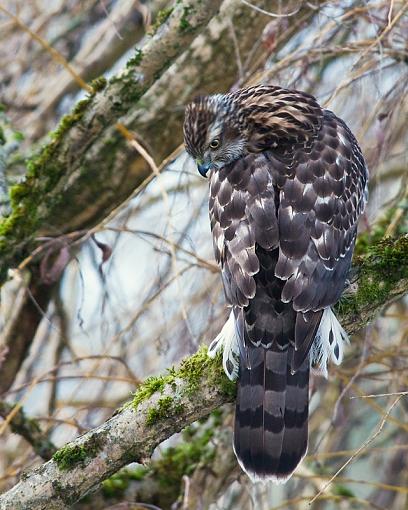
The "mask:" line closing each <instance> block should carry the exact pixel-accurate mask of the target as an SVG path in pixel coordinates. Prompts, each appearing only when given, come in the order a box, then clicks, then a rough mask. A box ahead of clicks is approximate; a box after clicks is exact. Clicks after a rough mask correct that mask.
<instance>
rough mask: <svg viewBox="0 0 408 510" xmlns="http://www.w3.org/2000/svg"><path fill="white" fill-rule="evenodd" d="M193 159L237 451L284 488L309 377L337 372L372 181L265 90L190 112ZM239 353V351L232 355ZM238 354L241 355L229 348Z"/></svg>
mask: <svg viewBox="0 0 408 510" xmlns="http://www.w3.org/2000/svg"><path fill="white" fill-rule="evenodd" d="M184 138H185V145H186V149H187V151H188V152H189V154H190V155H192V156H193V157H194V158H195V159H196V161H197V164H198V168H199V171H200V173H201V174H203V175H205V174H207V173H209V176H210V183H209V184H210V199H209V209H210V221H211V230H212V234H213V241H214V252H215V258H216V260H217V262H218V264H219V265H220V266H221V270H222V280H223V284H224V290H225V295H226V299H227V302H228V304H229V306H230V307H231V308H232V320H233V323H234V324H235V326H234V328H233V329H231V327H230V324H231V323H230V321H229V322H228V323H227V324H226V326H225V328H224V329H223V331H222V332H221V334H220V335H219V337H217V339H216V341H215V342H214V343H213V345H212V346H211V347H210V352H212V353H213V352H215V351H216V350H217V349H218V348H219V346H220V344H221V343H222V342H224V343H225V348H226V349H230V351H228V352H227V353H226V355H224V366H225V369H226V372H227V374H228V375H229V376H230V377H232V376H233V375H234V373H235V372H236V371H237V370H238V368H237V367H235V365H236V357H237V353H238V352H239V354H238V357H239V374H238V377H239V381H238V396H237V406H236V422H235V431H234V449H235V452H236V454H237V457H238V460H239V462H240V464H241V466H242V467H243V469H244V470H245V471H246V472H247V473H248V474H249V475H250V476H251V477H252V478H254V479H258V478H262V479H265V478H270V479H272V480H274V481H278V482H279V481H285V480H286V479H287V478H288V477H289V476H290V475H291V473H292V472H293V470H294V469H295V468H296V466H297V464H298V463H299V462H300V460H301V458H302V457H303V456H304V454H305V452H306V448H307V420H308V381H309V366H310V364H312V366H314V367H316V368H318V369H319V370H320V371H321V372H323V373H324V374H326V373H327V369H326V365H327V360H328V359H331V360H332V361H334V362H335V363H339V362H340V361H341V358H342V351H343V344H344V341H345V339H346V336H345V333H344V331H343V330H342V328H341V326H340V325H339V324H338V322H337V320H336V318H335V317H334V315H333V313H332V312H331V310H330V306H331V305H333V304H335V303H336V302H337V301H338V300H339V298H340V296H341V294H342V292H343V289H344V285H345V280H346V277H347V273H348V270H349V267H350V263H351V257H352V253H353V248H354V241H355V237H356V231H357V221H358V218H359V216H360V215H361V213H362V211H363V209H364V205H365V201H366V194H367V169H366V165H365V162H364V159H363V156H362V154H361V151H360V148H359V146H358V144H357V141H356V139H355V138H354V136H353V135H352V133H351V132H350V130H349V129H348V127H347V126H346V125H345V123H344V122H343V121H342V120H340V119H339V118H337V117H336V116H335V115H334V114H333V113H332V112H330V111H328V110H324V109H322V108H321V107H320V106H319V105H318V103H317V102H316V100H315V98H313V97H312V96H310V95H309V94H306V93H304V92H300V91H295V90H287V89H283V88H280V87H274V86H266V85H260V86H257V87H251V88H248V89H242V90H239V91H237V92H233V93H231V94H225V95H214V96H208V97H201V98H198V99H197V100H195V101H194V102H193V103H191V104H190V105H189V106H188V107H187V109H186V118H185V123H184ZM234 342H235V343H236V344H237V345H238V347H237V346H234V345H235V344H234ZM231 345H232V347H231Z"/></svg>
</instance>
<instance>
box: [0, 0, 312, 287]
mask: <svg viewBox="0 0 408 510" xmlns="http://www.w3.org/2000/svg"><path fill="white" fill-rule="evenodd" d="M256 3H257V5H259V6H260V7H268V8H270V9H275V8H276V9H280V3H279V2H278V1H274V2H268V1H267V0H258V1H257V2H256ZM294 7H297V2H294V1H290V2H287V6H286V7H285V8H287V9H288V10H289V11H290V10H293V8H294ZM315 13H316V10H315V8H314V7H313V6H308V5H307V4H305V6H302V8H301V9H300V10H299V13H298V14H297V16H299V18H300V19H302V20H304V21H305V20H306V19H307V17H308V16H309V17H311V16H313V15H314V14H315ZM160 19H161V21H162V24H161V25H158V26H155V31H154V34H153V35H152V36H151V37H149V38H147V40H146V43H145V44H144V46H143V47H142V48H139V49H138V50H137V51H136V54H135V56H134V58H132V59H130V60H129V62H128V65H127V67H126V68H125V69H124V70H123V71H122V72H121V73H119V74H118V75H116V76H114V77H113V78H111V79H110V80H109V82H107V80H105V79H104V78H100V79H97V80H94V81H93V82H91V87H92V90H93V92H92V93H91V94H90V95H89V97H87V98H86V99H84V100H82V101H80V102H79V103H78V104H77V105H76V106H75V108H74V109H73V111H72V112H71V113H70V114H69V115H66V116H65V117H64V118H63V119H62V120H61V122H60V124H59V126H58V127H57V129H56V130H55V131H54V132H53V133H52V134H51V139H50V141H49V143H47V144H46V145H45V146H44V147H43V149H42V150H41V151H40V152H39V153H37V154H35V155H34V156H32V157H31V158H29V159H28V161H27V174H26V179H25V180H24V181H23V182H22V183H21V184H18V185H16V186H13V187H12V188H11V190H10V197H11V206H12V211H11V213H10V214H9V215H8V216H7V217H5V218H3V219H1V218H0V286H1V285H2V283H4V281H5V279H6V277H7V271H8V269H10V268H15V267H18V265H19V264H20V263H21V262H22V261H23V260H24V259H25V258H26V257H27V256H28V255H29V254H30V253H31V252H32V251H33V249H34V248H35V247H36V246H37V244H36V242H35V239H36V238H37V237H38V236H44V235H48V236H58V235H61V234H63V233H67V232H72V231H76V230H83V229H86V228H89V227H92V226H95V225H96V224H98V223H99V222H100V221H102V220H103V219H104V218H105V217H106V216H107V215H108V214H109V213H110V212H111V211H112V210H113V209H114V208H115V207H117V206H118V205H120V204H121V203H122V202H123V201H124V200H125V199H126V198H127V197H128V196H129V195H130V194H131V193H132V191H133V190H134V189H135V188H136V187H138V186H139V185H140V184H141V183H142V182H143V181H144V180H145V179H146V177H147V176H149V175H150V174H151V168H150V167H149V165H148V164H147V163H146V161H145V160H144V159H143V158H142V157H141V156H140V155H138V154H136V153H135V151H134V149H133V148H132V147H130V146H129V144H128V143H127V140H126V139H125V138H124V137H123V136H122V135H121V134H120V133H119V132H118V130H117V129H116V127H115V126H116V124H117V123H118V122H120V123H121V124H122V125H124V126H125V127H126V128H127V129H128V130H130V131H133V132H136V133H137V137H138V138H139V139H140V140H142V141H143V143H144V145H145V146H146V147H148V148H149V150H150V152H151V154H153V156H154V158H155V160H156V162H157V163H160V162H161V161H162V160H163V159H164V158H165V157H166V156H167V155H168V154H170V153H171V152H172V151H173V150H174V149H175V148H176V147H177V146H178V145H179V144H180V143H181V141H182V120H183V107H184V105H185V104H186V103H187V102H188V101H189V100H190V99H191V98H192V97H193V96H194V95H196V94H197V93H198V92H202V91H205V92H207V93H211V92H219V91H223V90H227V89H228V88H229V87H231V85H232V84H233V83H235V82H236V80H237V77H238V75H239V65H238V63H237V60H236V51H237V49H236V48H235V47H234V44H233V43H232V41H231V31H230V27H231V22H232V23H233V25H234V31H235V35H236V40H237V41H239V52H240V55H241V59H242V60H243V61H244V60H245V59H246V58H247V57H248V55H250V54H252V53H251V52H252V50H253V47H254V45H255V43H256V41H257V40H258V36H259V34H261V33H262V30H263V28H264V26H265V25H266V24H267V23H268V21H270V19H269V17H268V16H265V15H263V14H261V13H259V12H257V11H256V10H254V9H252V8H250V7H248V6H247V5H245V4H243V3H242V2H241V1H240V0H224V1H223V2H222V1H221V0H207V1H205V2H202V1H200V0H177V1H176V2H175V3H174V5H173V8H172V9H171V11H170V10H168V11H167V12H166V13H165V15H163V16H162V17H161V18H160ZM291 19H292V21H293V22H294V21H295V20H294V18H293V17H292V18H291ZM198 34H200V37H197V35H198ZM291 35H292V32H291V31H290V30H288V31H287V38H285V37H286V34H285V37H283V36H282V37H281V39H282V40H281V41H280V44H281V45H283V44H284V43H285V42H286V41H287V40H288V39H289V38H290V37H291Z"/></svg>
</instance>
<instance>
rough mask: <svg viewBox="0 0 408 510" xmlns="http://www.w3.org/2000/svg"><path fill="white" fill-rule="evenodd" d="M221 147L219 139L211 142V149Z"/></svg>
mask: <svg viewBox="0 0 408 510" xmlns="http://www.w3.org/2000/svg"><path fill="white" fill-rule="evenodd" d="M219 146H220V140H219V138H214V140H211V143H210V149H218V147H219Z"/></svg>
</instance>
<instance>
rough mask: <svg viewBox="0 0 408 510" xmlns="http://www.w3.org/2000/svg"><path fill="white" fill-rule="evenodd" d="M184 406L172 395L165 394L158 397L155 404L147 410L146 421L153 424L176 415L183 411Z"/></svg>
mask: <svg viewBox="0 0 408 510" xmlns="http://www.w3.org/2000/svg"><path fill="white" fill-rule="evenodd" d="M183 409H184V406H183V404H182V403H181V402H177V400H176V399H174V398H173V397H170V396H167V397H163V398H161V399H159V401H158V403H157V405H156V406H154V407H151V408H150V409H149V410H148V411H147V416H146V423H147V424H148V425H153V424H154V423H157V422H158V421H160V420H163V419H165V418H169V417H172V416H177V415H179V414H181V413H182V412H183Z"/></svg>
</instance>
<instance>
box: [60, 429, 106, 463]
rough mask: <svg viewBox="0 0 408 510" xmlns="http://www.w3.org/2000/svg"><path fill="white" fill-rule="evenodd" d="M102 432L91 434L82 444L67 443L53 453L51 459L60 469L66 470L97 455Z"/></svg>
mask: <svg viewBox="0 0 408 510" xmlns="http://www.w3.org/2000/svg"><path fill="white" fill-rule="evenodd" d="M102 439H103V434H92V435H91V436H90V437H89V438H88V439H87V440H86V442H84V443H83V444H82V445H76V444H68V445H66V446H63V447H62V448H60V449H59V450H58V451H57V452H55V453H54V455H53V457H52V459H53V460H54V461H55V462H56V463H57V466H58V467H59V469H60V470H61V471H68V470H70V469H72V468H74V467H76V466H77V465H78V464H84V463H85V461H86V460H88V459H91V458H93V457H95V456H96V455H97V453H98V452H99V451H100V450H101V448H102V446H103V445H102Z"/></svg>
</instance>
